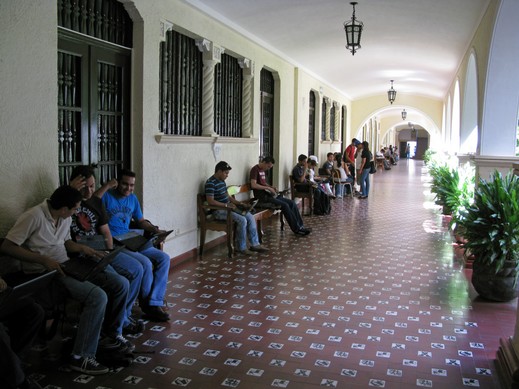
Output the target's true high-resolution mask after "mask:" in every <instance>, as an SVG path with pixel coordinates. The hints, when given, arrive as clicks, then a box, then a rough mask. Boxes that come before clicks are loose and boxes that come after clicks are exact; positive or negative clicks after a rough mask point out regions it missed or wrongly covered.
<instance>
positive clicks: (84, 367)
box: [69, 358, 108, 375]
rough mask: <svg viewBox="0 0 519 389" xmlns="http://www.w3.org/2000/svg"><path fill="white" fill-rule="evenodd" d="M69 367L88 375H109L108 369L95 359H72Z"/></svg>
mask: <svg viewBox="0 0 519 389" xmlns="http://www.w3.org/2000/svg"><path fill="white" fill-rule="evenodd" d="M69 366H70V368H71V369H72V370H75V371H79V372H80V373H83V374H88V375H100V374H106V373H108V368H107V367H106V366H103V365H101V364H100V363H99V362H97V361H96V359H95V358H79V359H75V358H70V362H69Z"/></svg>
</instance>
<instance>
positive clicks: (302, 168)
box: [292, 138, 374, 199]
mask: <svg viewBox="0 0 519 389" xmlns="http://www.w3.org/2000/svg"><path fill="white" fill-rule="evenodd" d="M317 164H318V161H317V158H316V157H315V156H310V157H307V156H306V155H304V154H301V155H300V156H299V157H298V164H297V165H296V166H295V167H294V169H293V170H292V177H293V178H294V180H295V181H296V183H300V184H301V183H304V182H307V181H308V182H310V183H312V184H315V190H317V191H322V192H324V193H325V194H326V195H328V196H329V197H331V198H342V197H343V196H344V195H345V193H344V190H345V184H351V189H352V190H353V188H354V184H355V183H356V184H357V185H358V186H359V189H360V191H356V190H355V192H354V195H355V196H357V198H359V199H366V198H367V197H368V195H369V189H370V180H369V175H370V172H372V171H373V170H372V167H374V160H373V154H372V153H371V151H370V150H369V143H368V142H366V141H364V142H360V141H359V140H358V139H356V138H353V139H352V141H351V143H350V144H349V145H348V146H347V147H346V149H345V150H344V153H342V154H341V153H332V152H330V153H328V154H327V156H326V161H324V163H323V165H322V168H321V169H320V170H319V171H320V172H321V174H317V175H318V176H319V177H318V179H317V178H316V168H317ZM334 172H338V174H335V175H334Z"/></svg>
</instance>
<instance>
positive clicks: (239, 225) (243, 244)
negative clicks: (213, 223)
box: [205, 161, 268, 255]
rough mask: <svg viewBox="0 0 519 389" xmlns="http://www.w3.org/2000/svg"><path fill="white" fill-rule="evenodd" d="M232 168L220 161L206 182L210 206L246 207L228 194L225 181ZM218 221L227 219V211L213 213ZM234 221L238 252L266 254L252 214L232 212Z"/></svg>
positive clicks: (206, 193) (235, 208)
mask: <svg viewBox="0 0 519 389" xmlns="http://www.w3.org/2000/svg"><path fill="white" fill-rule="evenodd" d="M230 170H231V167H230V166H229V164H228V163H227V162H225V161H220V162H218V163H217V164H216V166H215V168H214V174H213V175H212V176H211V177H209V178H208V179H207V181H206V182H205V196H206V199H207V203H208V204H209V205H216V206H220V207H225V208H231V209H232V210H237V207H239V206H246V205H247V204H244V203H242V202H240V201H238V200H236V199H235V198H234V197H232V196H229V194H228V193H227V186H226V185H225V180H226V179H227V177H228V176H229V171H230ZM213 215H214V217H215V218H216V219H217V220H225V219H226V218H227V211H226V210H223V209H222V210H215V211H214V212H213ZM231 216H232V219H233V220H234V221H235V222H236V239H237V242H238V252H239V253H240V254H243V255H252V254H254V252H257V253H264V252H267V251H268V250H267V249H266V248H263V247H261V246H260V244H259V238H258V231H257V229H256V220H255V219H254V216H252V214H251V213H250V212H246V213H245V214H244V215H243V214H242V212H232V213H231ZM247 235H248V236H249V241H250V245H251V246H250V249H248V248H247Z"/></svg>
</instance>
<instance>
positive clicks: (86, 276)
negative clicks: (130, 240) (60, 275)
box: [61, 246, 124, 281]
mask: <svg viewBox="0 0 519 389" xmlns="http://www.w3.org/2000/svg"><path fill="white" fill-rule="evenodd" d="M123 248H124V247H122V246H120V247H117V248H115V249H113V250H112V251H110V252H108V253H107V254H106V255H105V256H104V257H102V258H98V257H94V256H79V257H74V258H71V259H69V260H68V261H66V262H63V263H62V264H61V268H62V269H63V271H64V272H65V274H66V275H68V276H70V277H74V278H75V279H76V280H79V281H88V280H91V279H92V278H93V277H95V276H96V275H97V274H99V273H100V272H102V271H103V270H104V269H105V268H106V267H107V266H108V265H109V264H110V262H112V260H113V259H114V258H115V256H116V255H117V254H119V251H121V250H122V249H123Z"/></svg>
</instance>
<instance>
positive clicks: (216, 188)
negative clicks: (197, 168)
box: [205, 176, 229, 203]
mask: <svg viewBox="0 0 519 389" xmlns="http://www.w3.org/2000/svg"><path fill="white" fill-rule="evenodd" d="M205 195H206V196H207V197H212V198H214V199H215V200H216V201H219V202H220V203H228V202H229V196H228V195H227V186H225V181H222V180H219V179H218V178H216V177H215V176H211V177H209V179H208V180H207V181H206V182H205Z"/></svg>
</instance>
